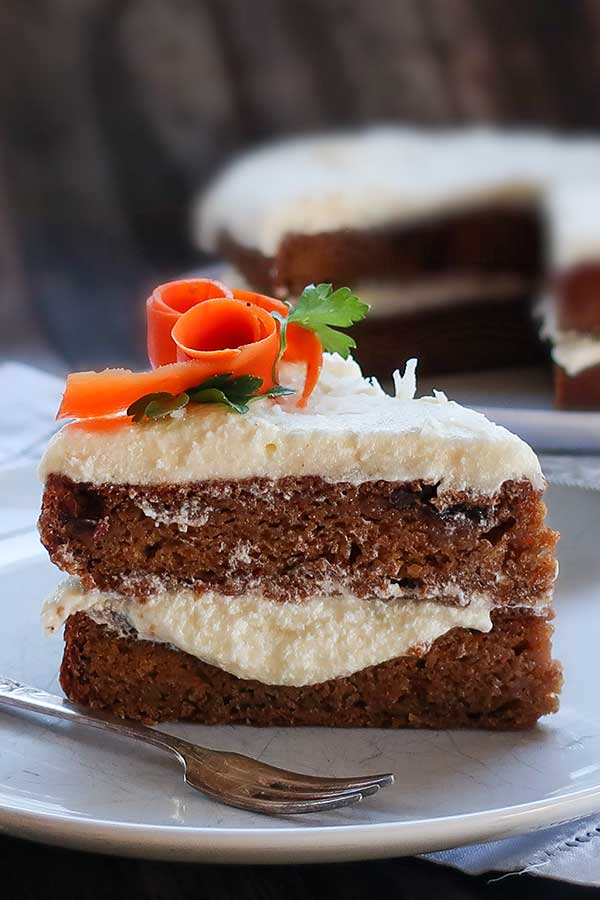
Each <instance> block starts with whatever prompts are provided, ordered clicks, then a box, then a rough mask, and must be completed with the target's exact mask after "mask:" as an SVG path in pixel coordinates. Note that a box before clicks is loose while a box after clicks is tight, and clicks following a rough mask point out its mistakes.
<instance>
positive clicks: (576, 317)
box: [539, 183, 600, 409]
mask: <svg viewBox="0 0 600 900" xmlns="http://www.w3.org/2000/svg"><path fill="white" fill-rule="evenodd" d="M549 203H550V215H551V220H552V223H553V227H552V241H553V246H552V253H551V263H552V266H553V270H552V273H551V276H550V278H549V279H548V286H547V290H546V292H545V295H544V297H543V300H542V302H541V304H540V307H539V312H540V315H541V321H542V331H541V333H542V337H545V338H546V339H547V340H548V341H549V343H550V346H551V352H552V359H553V361H554V385H555V402H556V405H557V406H558V407H560V408H562V409H600V228H599V227H598V223H599V219H600V183H599V184H598V185H592V184H583V185H582V184H574V185H565V186H563V187H562V188H560V189H557V190H555V191H553V192H552V194H551V195H550V197H549Z"/></svg>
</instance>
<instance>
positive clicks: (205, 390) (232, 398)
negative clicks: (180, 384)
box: [127, 372, 294, 422]
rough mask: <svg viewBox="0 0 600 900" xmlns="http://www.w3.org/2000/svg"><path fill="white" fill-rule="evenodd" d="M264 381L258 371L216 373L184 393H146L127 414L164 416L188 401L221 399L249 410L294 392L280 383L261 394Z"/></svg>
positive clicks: (240, 410)
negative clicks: (255, 403) (252, 373)
mask: <svg viewBox="0 0 600 900" xmlns="http://www.w3.org/2000/svg"><path fill="white" fill-rule="evenodd" d="M262 383H263V380H262V378H258V377H257V376H256V375H238V377H237V378H234V377H233V373H232V372H225V373H223V374H221V375H213V377H212V378H207V379H206V381H203V382H201V384H197V385H195V386H194V387H191V388H188V389H187V390H186V391H183V392H182V393H181V394H177V395H175V394H169V393H166V392H164V391H160V392H157V393H155V394H145V395H144V396H143V397H140V398H139V399H138V400H136V401H135V402H134V403H132V404H131V406H130V407H129V408H128V410H127V415H129V416H133V421H134V422H143V421H144V419H161V418H163V417H164V416H168V415H169V414H170V413H172V412H174V411H175V410H177V409H183V408H184V407H185V406H187V405H188V403H221V404H222V405H223V406H226V407H228V408H229V409H231V410H233V411H234V412H236V413H247V412H248V410H249V408H250V406H249V404H250V403H254V402H255V401H256V400H262V399H263V398H265V397H283V396H285V395H286V394H293V393H294V391H293V390H291V388H286V387H282V385H280V384H276V385H274V386H273V387H271V388H269V389H268V390H267V391H265V392H264V393H263V394H259V393H258V391H259V390H260V388H261V386H262Z"/></svg>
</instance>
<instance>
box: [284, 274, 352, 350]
mask: <svg viewBox="0 0 600 900" xmlns="http://www.w3.org/2000/svg"><path fill="white" fill-rule="evenodd" d="M368 311H369V306H368V304H367V303H363V302H362V301H361V300H359V299H358V297H357V296H356V294H353V293H352V291H351V290H350V288H347V287H342V288H338V289H337V290H335V291H334V289H333V285H332V284H309V285H308V286H307V287H305V288H304V290H303V291H302V293H301V294H300V296H299V297H298V301H297V303H296V304H295V305H294V306H291V307H290V312H289V315H288V316H287V317H286V318H284V317H283V316H281V315H280V314H279V313H271V315H272V316H274V317H275V318H276V319H277V320H278V321H279V324H280V333H281V348H280V352H279V359H281V357H282V356H283V354H284V353H285V349H286V346H287V339H286V332H287V327H288V325H291V324H292V323H295V324H296V325H300V326H301V327H302V328H306V329H307V330H308V331H314V333H315V334H316V335H317V337H318V338H319V340H320V342H321V346H322V347H323V350H325V351H326V352H327V353H339V355H340V356H341V357H342V358H343V359H347V358H348V354H349V353H350V350H351V349H352V348H353V347H356V341H355V340H354V338H351V337H350V335H348V334H344V333H343V332H342V331H336V329H335V328H332V327H331V326H332V325H335V326H336V327H337V328H349V327H350V326H351V325H354V324H355V322H360V321H361V319H364V318H365V316H366V315H367V313H368ZM279 359H278V360H277V362H279Z"/></svg>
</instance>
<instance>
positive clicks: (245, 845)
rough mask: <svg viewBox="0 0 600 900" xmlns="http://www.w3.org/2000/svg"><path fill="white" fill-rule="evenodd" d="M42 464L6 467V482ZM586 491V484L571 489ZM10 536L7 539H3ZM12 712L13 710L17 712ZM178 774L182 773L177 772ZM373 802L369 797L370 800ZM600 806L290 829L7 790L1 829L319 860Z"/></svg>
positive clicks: (125, 849) (483, 835)
mask: <svg viewBox="0 0 600 900" xmlns="http://www.w3.org/2000/svg"><path fill="white" fill-rule="evenodd" d="M27 469H28V470H29V471H30V473H31V474H32V476H33V478H36V477H37V476H36V470H37V466H36V464H35V463H29V462H22V463H16V464H15V465H13V466H2V467H0V481H2V480H4V478H6V477H8V478H10V474H11V472H14V471H15V470H19V475H21V476H22V475H23V473H24V470H27ZM567 490H581V488H567ZM1 540H2V539H1V538H0V541H1ZM9 714H10V713H9ZM173 777H178V775H177V773H176V771H175V770H174V772H173ZM363 802H364V803H369V799H366V800H364V801H363ZM599 810H600V781H599V782H598V784H596V785H591V786H588V787H586V788H581V789H579V790H576V791H570V792H569V793H567V794H564V793H563V794H562V795H561V796H558V797H546V798H543V799H541V800H533V801H529V802H527V803H520V804H513V805H511V806H506V807H496V808H493V809H486V810H478V811H475V812H467V813H457V814H455V815H450V816H438V817H433V818H426V819H407V820H402V821H395V822H375V823H357V824H347V825H319V824H316V825H310V824H299V825H296V824H295V822H293V824H291V825H290V827H289V828H273V827H269V826H267V827H264V828H254V827H243V828H232V827H223V826H215V827H208V826H189V825H162V824H146V823H144V822H122V821H118V820H113V819H96V818H93V817H86V816H83V815H80V814H77V813H62V812H54V811H49V810H45V811H40V810H32V809H28V808H27V807H26V806H24V805H23V804H19V802H18V798H17V800H15V802H12V801H11V798H10V794H7V793H6V791H4V792H3V793H2V794H0V833H6V834H11V835H13V836H15V837H23V838H27V839H30V840H34V841H39V842H43V843H48V844H53V845H57V846H63V847H69V848H72V849H79V850H86V851H92V852H99V853H109V854H114V855H122V856H133V857H138V858H140V857H145V858H150V859H162V860H172V861H182V862H184V861H185V862H193V861H195V862H213V863H232V864H244V863H246V864H266V865H270V864H285V863H290V862H294V863H311V862H312V863H317V862H328V861H334V860H336V861H352V860H355V861H358V860H366V859H384V858H389V857H393V856H399V855H412V854H415V853H427V852H433V851H436V850H444V849H449V848H451V847H457V846H463V845H466V844H473V843H483V842H486V841H491V840H501V839H503V838H507V837H510V836H513V835H517V834H521V833H523V832H526V831H530V830H537V829H539V828H544V827H549V826H551V825H556V824H558V823H561V822H568V821H572V820H574V819H577V818H580V817H583V816H585V815H589V814H591V813H594V812H598V811H599Z"/></svg>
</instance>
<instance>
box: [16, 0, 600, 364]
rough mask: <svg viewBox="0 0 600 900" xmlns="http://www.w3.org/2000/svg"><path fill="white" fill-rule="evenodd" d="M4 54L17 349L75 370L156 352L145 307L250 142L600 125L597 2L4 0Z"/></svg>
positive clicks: (182, 260)
mask: <svg viewBox="0 0 600 900" xmlns="http://www.w3.org/2000/svg"><path fill="white" fill-rule="evenodd" d="M0 49H1V54H0V341H2V342H3V344H4V345H5V347H6V345H8V346H13V345H14V342H15V340H18V339H19V338H20V337H21V336H22V333H23V332H27V331H31V329H32V328H34V327H35V328H37V329H38V330H41V332H42V333H43V334H44V336H45V337H46V338H47V339H49V340H50V341H51V342H52V344H53V345H54V346H55V347H56V348H57V349H58V351H59V352H60V353H61V354H62V355H63V356H65V357H66V358H67V361H68V363H69V364H70V365H72V366H75V365H82V364H86V365H87V364H103V363H106V362H117V361H120V362H124V361H127V360H130V359H131V358H132V356H133V357H135V356H137V361H138V362H140V361H141V358H142V342H141V339H140V337H139V335H140V332H141V329H136V328H135V327H134V325H135V324H136V315H137V316H139V315H141V312H140V310H141V306H140V305H139V303H138V304H136V303H135V301H136V300H139V299H140V298H141V297H142V296H143V295H144V292H145V290H146V289H147V288H148V286H149V285H151V284H152V283H153V282H156V281H158V280H160V279H163V278H165V277H168V276H170V275H172V274H174V273H179V272H181V271H184V270H186V269H187V268H189V267H190V266H191V265H194V264H195V263H196V262H197V261H198V255H197V254H196V252H195V250H194V248H193V246H192V244H191V242H190V238H189V229H188V214H189V205H190V197H191V196H192V194H193V191H194V190H195V189H196V188H197V187H199V186H202V185H203V184H205V183H206V181H207V180H208V179H209V178H210V176H211V174H212V173H213V172H214V171H215V170H216V169H217V168H218V167H219V166H220V165H221V164H222V163H223V161H224V160H226V159H227V158H228V157H229V156H230V155H231V154H232V153H233V152H234V151H235V150H236V149H237V148H239V147H241V146H244V145H246V144H248V143H251V142H253V141H257V140H262V139H264V138H266V137H268V136H271V135H275V134H282V133H289V132H294V131H302V130H309V129H316V128H321V127H325V126H327V127H331V126H344V125H352V124H357V123H365V122H372V121H410V122H420V123H425V124H431V125H437V124H447V123H463V122H465V123H466V122H496V123H501V124H525V125H527V124H535V125H549V126H554V127H562V128H565V129H571V130H573V129H578V130H582V129H590V128H597V127H598V126H599V125H600V2H599V0H519V2H517V0H513V2H510V0H2V3H0ZM85 331H89V332H91V333H92V334H93V335H94V340H93V341H92V342H87V343H86V342H85V341H83V342H82V340H81V337H82V334H83V333H84V332H85ZM133 348H135V352H134V351H133Z"/></svg>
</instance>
